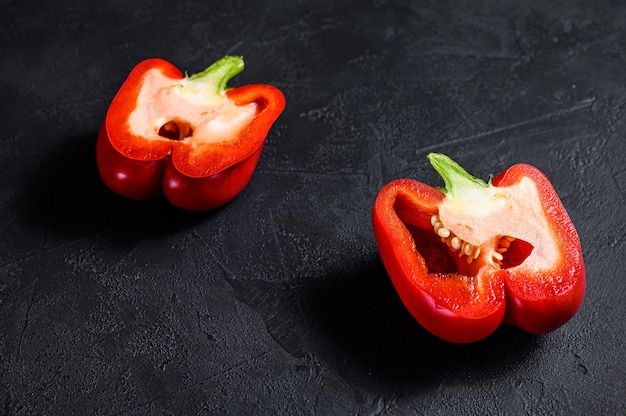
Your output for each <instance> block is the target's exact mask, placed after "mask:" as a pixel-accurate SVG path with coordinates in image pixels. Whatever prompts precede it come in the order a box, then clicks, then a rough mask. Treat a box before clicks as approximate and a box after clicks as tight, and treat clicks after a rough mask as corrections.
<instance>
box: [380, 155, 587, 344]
mask: <svg viewBox="0 0 626 416" xmlns="http://www.w3.org/2000/svg"><path fill="white" fill-rule="evenodd" d="M428 158H429V160H430V162H431V164H432V165H433V167H434V168H435V170H437V172H438V173H439V174H440V175H441V176H442V177H443V181H444V185H445V187H444V188H443V189H437V188H434V187H431V186H428V185H426V184H423V183H421V182H418V181H416V180H412V179H397V180H394V181H392V182H390V183H388V184H387V185H385V186H384V187H383V188H382V189H381V190H380V192H379V194H378V196H377V198H376V201H375V204H374V209H373V213H372V220H373V229H374V234H375V238H376V243H377V246H378V250H379V253H380V256H381V259H382V261H383V264H384V266H385V268H386V270H387V272H388V274H389V276H390V278H391V281H392V283H393V285H394V287H395V289H396V291H397V292H398V295H399V297H400V299H401V300H402V302H403V303H404V305H405V306H406V308H407V309H408V310H409V312H410V313H411V314H412V315H413V316H414V317H415V319H416V320H417V321H418V322H419V323H420V324H421V325H422V326H423V327H424V328H425V329H426V330H428V331H429V332H431V333H432V334H434V335H436V336H438V337H440V338H442V339H444V340H447V341H450V342H454V343H470V342H475V341H479V340H482V339H484V338H486V337H488V336H489V335H490V334H492V333H493V332H494V331H495V330H496V329H497V328H498V327H499V326H500V324H502V323H506V324H511V325H514V326H517V327H519V328H521V329H523V330H524V331H527V332H529V333H532V334H544V333H547V332H550V331H553V330H555V329H557V328H559V327H561V326H562V325H564V324H565V323H566V322H567V321H569V320H570V319H571V318H572V317H573V316H574V315H575V314H576V312H577V311H578V309H579V308H580V306H581V304H582V301H583V298H584V293H585V267H584V262H583V256H582V250H581V245H580V240H579V238H578V234H577V232H576V230H575V228H574V226H573V224H572V221H571V220H570V218H569V216H568V214H567V212H566V210H565V208H564V207H563V205H562V203H561V201H560V199H559V198H558V196H557V194H556V191H555V190H554V188H553V187H552V185H551V184H550V182H549V180H548V179H547V178H546V177H545V176H544V175H543V174H542V173H541V172H540V171H539V170H538V169H536V168H534V167H532V166H530V165H526V164H518V165H514V166H512V167H511V168H509V169H507V170H506V171H504V172H502V173H500V174H499V175H497V176H496V177H495V178H493V179H492V180H490V181H489V182H484V181H482V180H480V179H477V178H475V177H473V176H471V175H470V174H468V173H467V172H466V171H465V170H464V169H463V168H461V167H460V166H459V165H458V164H457V163H455V162H454V161H452V160H451V159H450V158H449V157H447V156H445V155H442V154H437V153H431V154H429V155H428Z"/></svg>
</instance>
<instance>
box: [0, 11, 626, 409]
mask: <svg viewBox="0 0 626 416" xmlns="http://www.w3.org/2000/svg"><path fill="white" fill-rule="evenodd" d="M155 3H156V2H148V1H134V0H126V1H107V2H82V1H69V0H55V1H54V2H45V1H35V0H24V1H11V0H2V1H0V117H1V120H2V127H1V129H0V167H1V169H2V175H0V413H1V414H6V415H32V414H50V415H52V414H55V415H72V414H76V415H87V414H97V415H138V414H150V415H160V414H175V415H182V414H193V415H201V414H228V413H231V414H324V415H348V414H355V415H370V414H407V413H408V414H442V415H464V414H468V415H469V414H522V413H526V414H567V415H570V414H589V413H590V412H592V410H593V409H595V411H593V412H592V413H596V412H597V413H601V414H624V413H626V394H625V392H626V382H625V380H626V361H625V360H624V356H625V353H626V348H625V345H626V343H625V341H624V339H625V338H624V336H625V335H626V320H625V319H624V317H625V316H626V306H625V305H626V302H624V299H625V293H626V280H625V279H624V270H623V267H622V264H623V250H624V235H625V234H626V230H625V229H624V218H625V215H624V211H623V206H624V202H625V199H626V184H625V183H626V167H625V166H626V165H625V164H624V154H625V152H626V140H625V138H624V136H625V134H626V113H625V112H626V3H624V2H621V1H614V2H601V1H562V2H545V1H542V0H541V1H540V0H537V1H522V0H520V1H510V2H508V1H507V2H500V1H473V2H466V1H454V0H451V1H441V2H427V1H412V0H406V1H385V0H373V1H362V2H354V1H348V0H332V1H320V2H317V3H313V2H307V1H303V0H295V1H289V2H284V3H285V4H282V5H281V4H280V3H279V2H276V1H249V0H240V1H235V0H233V1H220V2H204V1H197V2H194V1H191V0H179V1H175V2H174V1H168V2H165V1H163V2H160V3H156V4H155ZM225 54H240V55H242V56H244V59H245V61H246V70H245V71H244V72H243V73H242V74H241V75H239V76H237V77H236V78H235V79H234V80H233V81H232V82H231V85H241V84H246V83H255V82H261V83H269V84H273V85H275V86H277V87H279V88H281V89H282V90H283V91H284V93H285V95H286V97H287V108H286V110H285V112H284V113H283V115H282V116H281V118H280V119H279V120H278V122H277V123H276V125H275V126H274V128H273V129H272V131H271V133H270V135H269V137H268V141H267V144H266V147H265V150H264V153H263V155H262V157H261V160H260V163H259V166H258V169H257V171H256V174H255V176H254V177H253V179H252V181H251V182H250V184H249V186H248V187H247V188H246V190H245V191H244V192H243V193H242V194H241V195H240V196H239V197H238V198H237V199H235V200H234V201H232V203H230V204H228V205H227V206H225V207H224V208H223V209H220V210H217V211H215V212H211V213H205V214H189V213H185V212H180V211H177V210H176V209H174V208H172V207H170V206H169V205H168V204H167V203H166V202H165V201H164V200H156V201H150V202H141V203H137V202H130V201H127V200H124V199H122V198H120V197H117V196H116V195H114V194H112V193H111V192H110V191H109V190H108V189H106V188H105V187H104V185H103V184H102V183H101V182H100V179H99V177H98V174H97V171H96V167H95V161H94V147H95V139H96V134H97V131H98V129H99V127H100V124H101V122H102V120H103V117H104V114H105V112H106V109H107V107H108V104H109V103H110V101H111V99H112V98H113V96H114V94H115V93H116V92H117V89H118V88H119V86H120V84H121V83H122V82H123V80H124V79H125V77H126V76H127V74H128V72H129V71H130V70H131V68H132V67H133V66H134V65H135V64H137V63H138V62H139V61H141V60H143V59H145V58H148V57H154V56H157V57H162V58H165V59H167V60H169V61H171V62H172V63H174V64H175V65H177V66H178V67H180V68H181V69H182V70H184V71H188V72H189V73H193V72H197V71H200V70H202V69H204V68H205V67H206V66H207V65H209V64H210V63H212V62H213V61H215V60H216V59H218V58H220V57H221V56H223V55H225ZM430 151H441V152H444V153H447V154H449V155H450V156H452V157H453V158H454V159H456V160H457V161H458V162H460V163H461V164H462V165H464V166H465V167H466V168H467V169H468V170H469V171H470V172H472V173H474V174H476V175H477V176H481V177H484V178H486V177H487V176H488V175H489V174H491V173H497V172H499V171H501V170H502V169H504V168H506V167H508V166H509V165H512V164H514V163H518V162H526V163H531V164H533V165H535V166H537V167H538V168H540V169H541V170H543V171H544V172H545V173H546V175H547V176H548V177H549V178H550V179H551V180H552V182H553V184H554V186H555V188H556V190H557V192H558V193H559V195H560V196H561V198H562V200H563V203H564V204H565V206H566V207H567V209H568V211H569V213H570V215H571V217H572V220H573V221H574V224H575V225H576V227H577V229H578V232H579V234H580V236H581V241H582V245H583V250H584V255H585V259H586V266H587V275H588V290H587V297H586V299H585V303H584V304H583V306H582V308H581V310H580V312H579V314H578V315H576V317H575V318H574V319H573V320H572V321H570V322H569V323H568V324H567V325H565V326H564V327H562V328H561V329H559V330H557V331H555V332H553V333H551V334H548V335H545V336H540V337H535V336H529V335H526V334H524V333H522V332H520V331H518V330H516V329H515V328H508V327H503V328H501V329H499V330H498V331H497V332H496V333H495V334H494V335H493V336H492V337H490V338H488V339H487V340H485V341H483V342H480V343H478V344H474V345H467V346H458V345H450V344H447V343H445V342H442V341H439V340H437V339H435V338H433V337H432V336H430V335H429V334H428V333H426V332H425V331H424V330H422V329H421V328H420V327H419V325H418V324H417V323H416V322H415V321H414V320H413V319H412V317H411V316H410V315H409V314H408V312H406V310H405V309H404V307H403V306H402V304H401V303H400V302H399V300H398V298H397V296H396V294H395V292H394V290H393V288H392V287H391V284H390V282H389V280H388V277H387V275H386V273H385V270H384V268H383V267H382V264H381V261H380V259H379V257H378V254H377V250H376V245H375V242H374V238H373V234H372V229H371V223H370V215H371V208H372V205H373V201H374V198H375V196H376V194H377V192H378V190H379V189H380V187H382V185H383V184H385V183H386V182H388V181H390V180H392V179H395V178H398V177H413V178H417V179H420V180H422V181H424V182H428V183H431V184H433V185H439V184H441V182H440V179H439V178H438V177H437V175H436V173H435V172H434V170H433V169H432V168H431V167H430V165H429V164H428V162H427V160H426V154H427V153H428V152H430Z"/></svg>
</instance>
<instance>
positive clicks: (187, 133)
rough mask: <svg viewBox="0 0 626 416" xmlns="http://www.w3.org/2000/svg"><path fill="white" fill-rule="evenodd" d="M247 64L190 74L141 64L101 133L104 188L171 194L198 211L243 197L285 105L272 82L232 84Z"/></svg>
mask: <svg viewBox="0 0 626 416" xmlns="http://www.w3.org/2000/svg"><path fill="white" fill-rule="evenodd" d="M243 66H244V64H243V59H242V58H241V57H239V56H226V57H224V58H222V59H220V60H219V61H217V62H215V63H214V64H213V65H211V66H210V67H209V68H207V69H206V70H204V71H202V72H200V73H198V74H194V75H191V76H185V75H183V74H182V73H181V72H180V71H179V70H178V69H177V68H176V67H175V66H173V65H172V64H170V63H169V62H167V61H165V60H162V59H156V58H154V59H147V60H145V61H143V62H141V63H139V64H138V65H137V66H136V67H135V68H134V69H133V70H132V71H131V73H130V74H129V76H128V78H127V79H126V81H125V82H124V83H123V85H122V86H121V88H120V90H119V91H118V93H117V94H116V96H115V98H114V99H113V101H112V102H111V105H110V106H109V109H108V111H107V115H106V119H105V121H104V123H103V125H102V128H101V130H100V134H99V136H98V141H97V145H96V161H97V165H98V170H99V172H100V176H101V178H102V180H103V181H104V183H105V184H106V185H107V186H108V187H109V188H110V189H112V190H113V191H115V192H117V193H118V194H120V195H123V196H125V197H128V198H131V199H139V200H142V199H149V198H155V197H158V196H161V195H163V194H165V196H166V197H167V199H169V200H170V202H171V203H172V204H174V205H175V206H177V207H179V208H182V209H187V210H192V211H203V210H209V209H213V208H217V207H219V206H221V205H223V204H225V203H227V202H228V201H230V200H231V199H233V198H234V197H235V196H237V195H238V194H239V193H240V192H241V191H242V190H243V189H244V188H245V186H246V185H247V184H248V182H249V180H250V178H251V177H252V174H253V172H254V170H255V168H256V165H257V162H258V160H259V157H260V155H261V151H262V149H263V146H264V144H265V140H266V136H267V134H268V132H269V130H270V128H271V127H272V125H273V123H274V122H275V121H276V119H277V118H278V116H279V115H280V113H281V112H282V110H283V109H284V107H285V98H284V96H283V94H282V93H281V91H280V90H278V89H277V88H275V87H273V86H271V85H266V84H252V85H245V86H241V87H237V88H230V87H228V86H227V85H226V84H227V83H228V81H229V80H230V79H231V78H232V77H234V76H235V75H237V74H238V73H240V72H241V71H242V70H243Z"/></svg>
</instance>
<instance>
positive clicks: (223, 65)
mask: <svg viewBox="0 0 626 416" xmlns="http://www.w3.org/2000/svg"><path fill="white" fill-rule="evenodd" d="M243 68H244V64H243V58H242V57H241V56H232V55H227V56H225V57H223V58H221V59H220V60H218V61H216V62H215V63H213V64H212V65H211V66H209V67H208V68H207V69H205V70H204V71H202V72H198V73H196V74H193V75H190V76H186V77H185V78H184V79H183V80H182V81H181V83H180V84H181V86H182V87H184V88H185V89H191V90H192V91H199V90H202V91H203V92H204V93H205V94H209V93H212V94H215V95H221V94H222V93H224V92H225V91H227V90H229V89H230V88H231V87H228V86H227V85H226V84H227V83H228V81H230V80H231V79H232V78H233V77H234V76H235V75H237V74H239V73H240V72H241V71H243Z"/></svg>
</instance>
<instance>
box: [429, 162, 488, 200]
mask: <svg viewBox="0 0 626 416" xmlns="http://www.w3.org/2000/svg"><path fill="white" fill-rule="evenodd" d="M427 157H428V160H429V161H430V164H431V165H432V166H433V168H435V170H436V171H437V173H439V175H441V177H442V178H443V183H444V185H445V186H444V188H443V189H442V191H443V193H445V194H446V196H448V197H450V198H451V199H456V198H463V196H465V195H467V194H468V193H475V192H476V191H478V190H480V189H487V188H490V187H491V184H490V183H487V182H485V181H483V180H482V179H479V178H476V177H474V176H472V175H471V174H469V173H468V172H467V171H466V170H465V169H463V168H462V167H461V166H460V165H459V164H458V163H456V162H455V161H454V160H452V159H450V158H449V157H448V156H446V155H444V154H442V153H430V154H428V156H427Z"/></svg>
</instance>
